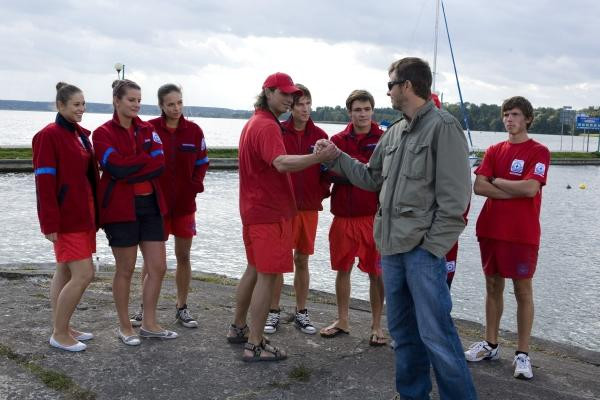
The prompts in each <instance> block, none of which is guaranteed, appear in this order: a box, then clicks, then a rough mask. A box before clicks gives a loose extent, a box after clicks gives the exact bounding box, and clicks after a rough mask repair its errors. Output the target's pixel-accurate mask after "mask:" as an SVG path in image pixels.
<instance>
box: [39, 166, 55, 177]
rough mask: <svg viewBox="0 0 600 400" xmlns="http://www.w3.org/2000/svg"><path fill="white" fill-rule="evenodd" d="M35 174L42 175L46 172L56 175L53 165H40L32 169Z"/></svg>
mask: <svg viewBox="0 0 600 400" xmlns="http://www.w3.org/2000/svg"><path fill="white" fill-rule="evenodd" d="M34 172H35V175H36V176H37V175H43V174H48V175H56V168H53V167H41V168H36V170H35V171H34Z"/></svg>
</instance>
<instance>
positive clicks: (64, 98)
mask: <svg viewBox="0 0 600 400" xmlns="http://www.w3.org/2000/svg"><path fill="white" fill-rule="evenodd" d="M76 93H83V92H82V91H81V89H79V88H78V87H77V86H75V85H71V84H69V83H65V82H58V83H57V84H56V106H57V107H58V103H61V104H63V105H66V104H67V103H68V102H69V100H71V97H73V95H74V94H76Z"/></svg>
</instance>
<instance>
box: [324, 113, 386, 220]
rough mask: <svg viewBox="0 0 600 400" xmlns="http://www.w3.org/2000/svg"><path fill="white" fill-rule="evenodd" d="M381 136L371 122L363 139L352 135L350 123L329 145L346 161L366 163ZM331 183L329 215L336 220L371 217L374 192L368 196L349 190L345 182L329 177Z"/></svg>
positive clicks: (364, 191) (364, 193) (352, 189)
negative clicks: (337, 218) (339, 151)
mask: <svg viewBox="0 0 600 400" xmlns="http://www.w3.org/2000/svg"><path fill="white" fill-rule="evenodd" d="M381 135H383V131H382V130H381V129H380V128H379V125H377V124H376V123H375V122H371V131H370V132H369V133H367V134H365V135H356V134H355V133H354V127H353V126H352V123H349V124H348V125H347V126H346V129H344V130H343V131H342V132H340V133H338V134H336V135H333V136H332V137H331V141H332V142H333V143H334V144H335V145H336V146H337V147H338V148H339V149H340V150H342V151H343V152H345V153H346V154H348V155H349V156H350V157H353V158H356V159H357V160H358V161H360V162H362V163H367V162H369V159H370V158H371V154H373V150H374V149H375V146H376V145H377V142H378V141H379V138H381ZM330 179H331V181H332V182H333V189H332V191H331V213H332V214H333V215H336V216H338V217H362V216H367V215H375V213H376V212H377V205H378V201H379V200H378V196H379V194H378V193H376V192H368V191H366V190H363V189H359V188H357V187H356V186H353V185H352V184H351V183H350V182H349V181H348V180H347V179H346V178H342V177H340V176H339V175H335V174H333V173H332V174H331V175H330Z"/></svg>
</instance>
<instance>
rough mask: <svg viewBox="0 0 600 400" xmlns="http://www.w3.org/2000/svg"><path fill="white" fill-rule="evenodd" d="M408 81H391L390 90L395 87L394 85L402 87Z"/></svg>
mask: <svg viewBox="0 0 600 400" xmlns="http://www.w3.org/2000/svg"><path fill="white" fill-rule="evenodd" d="M407 80H408V79H402V80H400V81H389V82H388V90H392V88H393V87H394V85H401V84H403V83H404V82H406V81H407Z"/></svg>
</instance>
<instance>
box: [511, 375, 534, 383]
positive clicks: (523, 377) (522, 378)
mask: <svg viewBox="0 0 600 400" xmlns="http://www.w3.org/2000/svg"><path fill="white" fill-rule="evenodd" d="M513 376H514V377H515V378H517V379H521V380H524V381H530V380H532V379H533V376H532V377H530V378H528V377H526V376H525V375H524V374H518V375H516V376H515V375H513Z"/></svg>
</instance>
